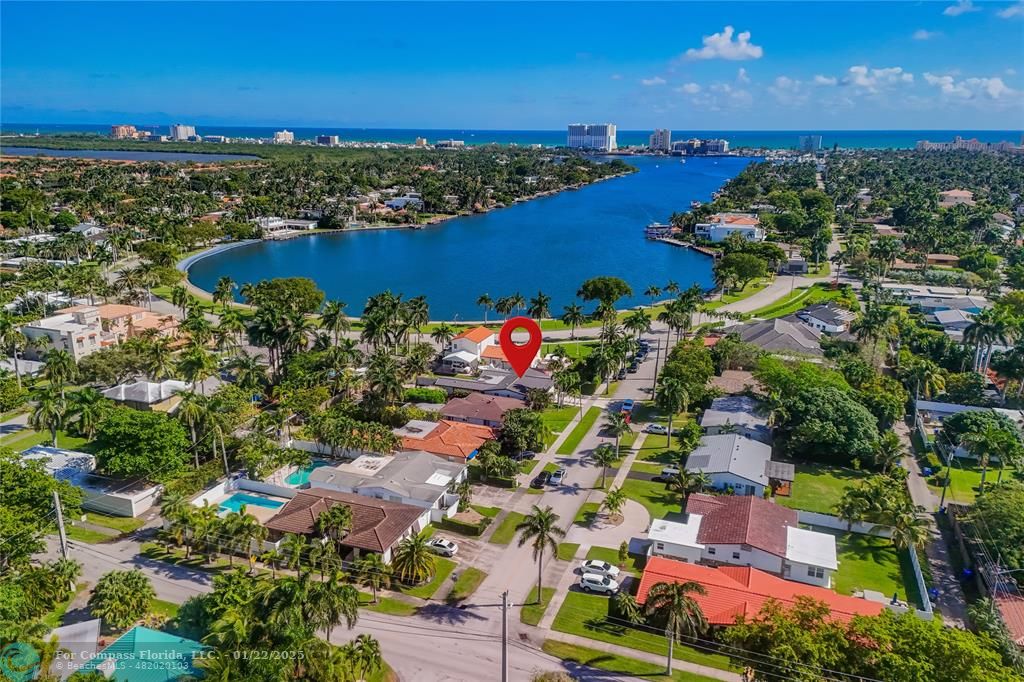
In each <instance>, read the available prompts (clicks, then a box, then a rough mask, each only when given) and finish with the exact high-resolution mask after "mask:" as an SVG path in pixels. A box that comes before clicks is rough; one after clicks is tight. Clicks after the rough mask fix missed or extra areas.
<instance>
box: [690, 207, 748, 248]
mask: <svg viewBox="0 0 1024 682" xmlns="http://www.w3.org/2000/svg"><path fill="white" fill-rule="evenodd" d="M693 233H694V235H696V236H697V237H700V238H702V239H708V240H710V241H713V242H723V241H725V240H726V239H728V238H729V237H730V236H732V235H734V234H738V235H740V236H741V237H743V238H744V239H746V240H747V241H751V242H763V241H764V237H765V232H764V228H763V227H761V220H760V218H758V217H757V216H756V215H754V214H753V213H715V214H714V215H711V216H708V219H707V221H706V222H703V223H697V224H696V225H695V226H694V229H693Z"/></svg>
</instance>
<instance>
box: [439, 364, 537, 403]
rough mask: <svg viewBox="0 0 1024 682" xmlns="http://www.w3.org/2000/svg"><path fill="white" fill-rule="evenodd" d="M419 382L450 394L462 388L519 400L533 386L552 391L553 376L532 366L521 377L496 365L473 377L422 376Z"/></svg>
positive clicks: (472, 391)
mask: <svg viewBox="0 0 1024 682" xmlns="http://www.w3.org/2000/svg"><path fill="white" fill-rule="evenodd" d="M419 382H420V383H422V384H424V385H432V386H437V387H438V388H443V389H445V390H446V391H448V393H449V394H450V393H454V392H455V391H458V390H462V391H469V392H471V393H483V394H485V395H497V396H503V397H505V398H516V399H518V400H525V399H526V393H527V391H528V390H530V389H531V388H538V389H541V390H543V391H550V390H551V388H552V385H553V384H552V381H551V376H550V375H548V374H547V372H543V371H541V370H539V369H535V368H530V369H528V370H526V373H525V374H523V376H521V377H520V376H516V374H515V372H509V371H507V370H503V369H497V368H494V367H487V368H484V369H481V370H480V375H479V376H477V377H473V378H463V377H437V378H436V379H430V378H427V377H422V378H420V379H419Z"/></svg>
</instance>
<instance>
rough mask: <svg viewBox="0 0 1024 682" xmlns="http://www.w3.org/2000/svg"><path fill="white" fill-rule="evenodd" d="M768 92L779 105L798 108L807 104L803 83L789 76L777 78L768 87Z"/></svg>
mask: <svg viewBox="0 0 1024 682" xmlns="http://www.w3.org/2000/svg"><path fill="white" fill-rule="evenodd" d="M768 92H770V93H771V94H772V95H774V96H775V99H777V100H778V101H779V103H781V104H789V105H792V106H799V105H801V104H804V103H806V102H807V93H805V92H804V90H803V83H802V82H801V81H798V80H796V79H794V78H790V77H789V76H778V77H777V78H776V79H775V80H774V81H772V84H771V85H770V86H769V87H768Z"/></svg>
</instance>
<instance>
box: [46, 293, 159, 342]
mask: <svg viewBox="0 0 1024 682" xmlns="http://www.w3.org/2000/svg"><path fill="white" fill-rule="evenodd" d="M90 307H92V306H74V307H71V308H65V309H63V310H60V311H58V312H61V313H74V312H77V311H79V310H83V309H87V308H90ZM95 308H96V311H97V312H98V313H99V317H100V321H101V322H102V324H103V331H104V333H105V334H106V335H108V336H111V337H113V338H114V339H115V340H116V341H117V343H122V342H124V341H125V340H126V339H131V338H135V337H137V336H141V335H142V334H143V333H144V332H147V331H149V330H152V333H154V334H156V335H157V336H160V337H168V338H171V337H174V336H176V335H177V333H178V320H177V318H175V317H174V316H173V315H158V314H157V313H153V312H150V311H148V310H146V309H145V308H140V307H138V306H134V305H123V304H120V303H105V304H103V305H98V306H95Z"/></svg>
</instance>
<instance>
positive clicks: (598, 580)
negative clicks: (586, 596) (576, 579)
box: [580, 573, 619, 594]
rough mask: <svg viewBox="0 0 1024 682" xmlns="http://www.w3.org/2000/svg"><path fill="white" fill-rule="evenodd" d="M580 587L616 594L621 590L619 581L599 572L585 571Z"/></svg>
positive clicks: (585, 589) (591, 590)
mask: <svg viewBox="0 0 1024 682" xmlns="http://www.w3.org/2000/svg"><path fill="white" fill-rule="evenodd" d="M580 587H581V588H583V591H584V592H602V593H604V594H615V593H616V592H618V591H619V581H617V580H612V579H611V578H609V577H608V576H606V575H598V574H597V573H584V574H583V577H582V578H580Z"/></svg>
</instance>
